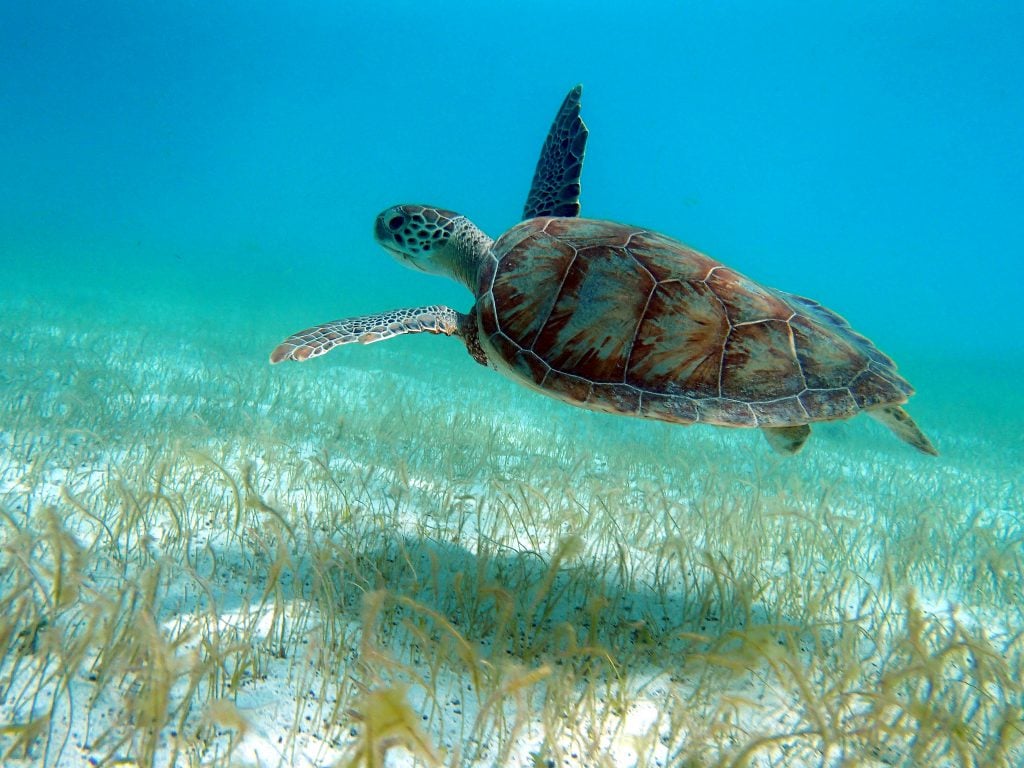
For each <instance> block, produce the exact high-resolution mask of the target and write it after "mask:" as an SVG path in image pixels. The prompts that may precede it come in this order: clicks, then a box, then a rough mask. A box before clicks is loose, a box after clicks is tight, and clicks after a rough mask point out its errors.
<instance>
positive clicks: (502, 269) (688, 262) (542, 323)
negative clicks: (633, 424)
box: [476, 218, 913, 427]
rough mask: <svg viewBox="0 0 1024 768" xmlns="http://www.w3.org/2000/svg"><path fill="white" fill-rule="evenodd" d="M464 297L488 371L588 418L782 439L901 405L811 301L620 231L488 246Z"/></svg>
mask: <svg viewBox="0 0 1024 768" xmlns="http://www.w3.org/2000/svg"><path fill="white" fill-rule="evenodd" d="M477 296H478V297H479V299H478V301H477V306H476V310H477V318H478V322H479V329H480V340H481V342H482V343H483V345H484V347H485V349H486V350H487V353H488V358H489V359H490V360H491V361H492V362H493V363H495V365H496V367H498V368H499V369H504V370H505V372H507V373H509V374H511V375H512V376H514V377H516V378H518V379H520V380H522V381H524V382H525V383H526V384H528V385H530V386H532V387H534V388H536V389H538V390H540V391H542V392H544V393H545V394H548V395H551V396H554V397H557V398H560V399H562V400H565V401H567V402H570V403H572V404H574V405H580V406H583V407H585V408H589V409H592V410H598V411H606V412H610V413H618V414H626V415H633V416H643V417H648V418H654V419H661V420H665V421H671V422H677V423H692V422H705V423H710V424H719V425H725V426H736V427H773V426H794V425H798V424H807V423H809V422H814V421H824V420H831V419H843V418H849V417H851V416H854V415H856V414H857V413H859V412H860V411H861V410H863V409H865V408H871V407H873V406H877V405H883V404H899V403H903V402H906V400H907V398H908V397H909V396H910V395H911V394H913V389H912V388H911V386H910V385H909V384H908V383H907V382H906V381H905V380H904V379H903V378H902V377H900V376H899V375H898V374H897V373H896V367H895V365H894V363H893V361H892V360H891V359H890V358H888V357H887V356H886V355H884V354H883V353H882V352H880V351H879V350H878V349H877V348H875V346H874V345H873V344H872V343H871V342H870V341H869V340H868V339H866V338H865V337H863V336H861V335H860V334H858V333H856V332H855V331H854V330H853V329H852V328H850V326H849V324H848V323H847V322H846V321H845V320H843V318H841V317H840V316H839V315H837V314H835V313H834V312H832V311H830V310H828V309H826V308H825V307H822V306H821V305H820V304H818V303H817V302H815V301H811V300H810V299H805V298H802V297H799V296H794V295H792V294H788V293H784V292H782V291H778V290H775V289H772V288H766V287H764V286H761V285H758V284H757V283H756V282H754V281H753V280H750V279H749V278H747V277H745V276H743V275H741V274H740V273H739V272H736V271H735V270H733V269H730V268H728V267H726V266H724V265H723V264H721V263H720V262H718V261H715V260H714V259H712V258H710V257H708V256H706V255H704V254H703V253H700V252H698V251H695V250H693V249H692V248H689V247H687V246H686V245H683V244H682V243H680V242H678V241H676V240H673V239H671V238H668V237H665V236H664V235H660V234H657V233H655V232H649V231H646V230H643V229H638V228H635V227H630V226H625V225H622V224H615V223H611V222H607V221H595V220H588V219H578V218H536V219H530V220H528V221H524V222H522V223H521V224H518V225H516V226H515V227H513V228H512V229H510V230H509V231H508V232H506V233H505V234H504V235H503V236H502V237H501V238H500V239H499V240H498V241H497V242H495V244H494V246H493V248H492V249H491V252H490V254H489V256H488V257H487V258H486V259H485V260H484V262H483V264H482V265H481V268H480V272H479V286H478V291H477Z"/></svg>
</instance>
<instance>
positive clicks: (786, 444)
mask: <svg viewBox="0 0 1024 768" xmlns="http://www.w3.org/2000/svg"><path fill="white" fill-rule="evenodd" d="M761 431H762V432H764V436H765V439H766V440H767V441H768V445H770V446H771V447H772V448H773V449H774V450H775V451H776V452H777V453H782V454H785V455H787V456H792V455H793V454H794V453H798V452H799V451H800V449H801V448H803V447H804V443H806V442H807V438H808V437H810V436H811V428H810V427H809V426H808V425H806V424H797V425H796V426H795V427H762V428H761Z"/></svg>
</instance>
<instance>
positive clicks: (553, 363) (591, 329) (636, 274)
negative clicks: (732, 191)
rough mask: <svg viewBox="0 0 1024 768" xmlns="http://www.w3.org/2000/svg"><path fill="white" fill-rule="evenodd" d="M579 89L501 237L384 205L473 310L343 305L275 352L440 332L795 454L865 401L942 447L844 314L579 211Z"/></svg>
mask: <svg viewBox="0 0 1024 768" xmlns="http://www.w3.org/2000/svg"><path fill="white" fill-rule="evenodd" d="M579 97H580V92H579V87H577V88H576V89H574V90H573V91H572V92H570V94H569V96H567V97H566V101H565V104H563V107H562V110H561V111H560V112H559V115H558V117H557V118H556V119H555V122H554V124H553V125H552V128H551V131H550V133H549V135H548V138H547V141H546V142H545V147H544V151H543V152H542V154H541V159H540V161H539V162H538V164H537V171H536V174H535V177H534V182H533V187H532V189H531V191H530V196H529V199H528V202H527V205H526V210H525V212H524V221H522V222H520V223H519V224H517V225H515V226H514V227H512V228H511V229H510V230H508V231H507V232H506V233H505V234H503V235H502V236H501V237H499V238H498V239H497V240H492V239H491V238H490V237H488V236H487V235H486V234H484V232H482V231H481V230H480V229H478V228H477V227H476V226H475V225H474V224H473V223H472V222H470V221H469V219H467V218H466V217H465V216H462V215H460V214H458V213H455V212H453V211H449V210H445V209H443V208H435V207H430V206H424V205H397V206H394V207H391V208H388V209H387V210H385V211H383V212H382V213H381V214H380V215H379V216H378V217H377V220H376V223H375V235H376V239H377V242H378V243H380V244H381V245H382V246H383V247H384V248H385V250H387V251H388V252H389V253H390V254H392V255H393V256H395V257H396V258H397V259H399V261H401V262H402V263H404V264H407V265H409V266H410V267H413V268H415V269H419V270H421V271H424V272H429V273H433V274H439V275H445V276H447V277H451V278H454V279H456V280H458V281H459V282H461V283H462V284H464V285H465V286H466V287H467V288H469V290H470V291H471V292H472V293H473V295H474V296H475V297H476V303H475V304H474V306H473V307H472V309H471V310H470V311H469V313H467V314H463V313H461V312H457V311H456V310H454V309H451V308H449V307H445V306H438V305H433V306H426V307H415V308H411V309H399V310H394V311H392V312H386V313H383V314H380V315H370V316H366V317H356V318H349V319H344V320H337V321H334V322H331V323H325V324H323V325H318V326H316V327H314V328H309V329H307V330H304V331H301V332H299V333H296V334H294V335H293V336H290V337H289V338H288V339H286V340H285V341H283V342H282V343H281V344H280V345H279V346H278V347H277V348H276V349H275V350H274V351H273V353H272V354H271V356H270V360H271V362H272V363H278V362H281V361H282V360H299V361H302V360H307V359H309V358H311V357H316V356H318V355H322V354H324V353H325V352H328V351H330V350H331V349H333V348H334V347H337V346H340V345H342V344H350V343H353V342H358V343H362V344H369V343H371V342H375V341H381V340H383V339H388V338H391V337H393V336H398V335H400V334H404V333H421V332H429V333H439V334H441V333H443V334H445V335H448V336H457V337H459V338H460V339H462V341H463V342H464V343H465V344H466V347H467V349H468V350H469V353H470V354H471V355H472V356H473V358H474V359H475V360H476V361H477V362H479V363H482V364H484V365H487V366H489V367H491V368H494V369H495V370H498V371H500V372H502V373H504V374H506V375H508V376H510V377H511V378H512V379H514V380H515V381H517V382H519V383H521V384H525V385H526V386H528V387H531V388H532V389H535V390H537V391H538V392H541V393H543V394H545V395H549V396H551V397H555V398H558V399H559V400H562V401H564V402H567V403H570V404H572V405H577V406H580V407H583V408H588V409H590V410H594V411H603V412H605V413H615V414H623V415H628V416H640V417H645V418H651V419H660V420H663V421H669V422H674V423H679V424H693V423H706V424H716V425H719V426H726V427H758V428H760V429H761V431H762V432H763V434H764V435H765V437H766V438H767V439H768V442H769V444H770V445H771V446H772V448H774V449H775V450H777V451H779V452H782V453H787V454H792V453H796V452H797V451H799V450H800V448H802V447H803V445H804V443H805V441H806V440H807V438H808V436H809V435H810V432H811V428H810V424H811V423H813V422H816V421H831V420H836V419H846V418H850V417H852V416H855V415H857V414H858V413H861V412H865V413H867V414H869V415H870V416H873V417H875V418H876V419H878V420H879V421H880V422H882V423H883V424H885V425H886V426H887V427H889V429H891V430H892V431H893V432H894V433H895V434H896V436H897V437H898V438H900V439H901V440H903V441H904V442H907V443H909V444H910V445H912V446H913V447H914V448H916V449H918V450H919V451H922V452H924V453H928V454H932V455H936V454H937V451H936V450H935V448H934V447H933V446H932V444H931V442H930V441H929V440H928V438H927V437H926V436H925V435H924V433H923V432H921V430H920V429H919V428H918V427H917V425H916V424H915V423H914V421H913V419H911V417H910V415H909V414H907V412H906V411H905V410H904V409H903V408H901V407H900V405H901V404H902V403H905V402H906V401H907V399H908V398H909V397H910V395H912V394H913V391H914V390H913V388H912V387H911V386H910V384H909V383H907V381H906V380H905V379H903V378H902V377H901V376H900V375H899V374H898V373H897V372H896V366H895V364H894V363H893V361H892V360H891V359H890V358H889V357H887V356H886V355H885V354H883V353H882V352H881V351H879V350H878V349H877V348H876V347H875V346H874V344H872V343H871V342H870V341H869V340H868V339H866V338H865V337H864V336H861V335H860V334H858V333H857V332H856V331H854V330H853V329H852V328H851V327H850V325H849V323H847V322H846V321H845V320H844V319H843V318H842V317H840V316H839V315H837V314H836V313H834V312H832V311H831V310H829V309H826V308H825V307H823V306H822V305H821V304H819V303H817V302H816V301H812V300H811V299H807V298H803V297H801V296H796V295H793V294H790V293H785V292H784V291H780V290H776V289H773V288H767V287H764V286H761V285H759V284H758V283H756V282H754V281H753V280H751V279H749V278H747V277H745V276H743V275H741V274H740V273H739V272H737V271H735V270H733V269H730V268H729V267H727V266H725V265H723V264H721V263H720V262H718V261H715V260H714V259H712V258H710V257H709V256H706V255H704V254H703V253H700V252H698V251H696V250H694V249H692V248H690V247H688V246H686V245H684V244H683V243H680V242H679V241H677V240H673V239H671V238H669V237H666V236H665V235H661V234H658V233H657V232H652V231H649V230H646V229H643V228H640V227H633V226H627V225H625V224H617V223H614V222H611V221H599V220H591V219H583V218H576V214H578V212H579V190H580V187H579V174H580V170H581V168H582V160H583V148H584V146H585V143H586V129H585V127H583V123H582V121H581V120H580V118H579Z"/></svg>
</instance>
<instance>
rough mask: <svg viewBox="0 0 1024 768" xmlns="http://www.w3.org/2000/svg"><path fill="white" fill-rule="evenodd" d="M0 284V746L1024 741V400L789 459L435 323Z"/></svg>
mask: <svg viewBox="0 0 1024 768" xmlns="http://www.w3.org/2000/svg"><path fill="white" fill-rule="evenodd" d="M158 315H159V317H160V320H159V322H158V321H157V320H156V319H155V318H156V316H158ZM0 318H2V319H3V323H2V324H0V337H2V344H3V346H2V350H3V351H2V352H0V355H2V356H3V358H4V361H3V365H2V366H0V546H2V551H0V758H2V760H3V763H4V765H12V766H15V765H25V766H28V765H32V766H37V765H47V766H61V768H70V767H71V766H90V765H105V766H106V765H146V766H150V765H153V766H164V765H181V766H199V765H203V766H227V765H234V766H278V765H281V766H290V765H295V766H325V765H355V766H361V765H366V766H372V765H389V766H400V765H413V764H423V765H434V764H437V765H466V766H485V765H515V766H538V765H540V766H548V765H550V766H575V765H578V766H625V765H642V766H656V765H660V766H681V765H688V766H698V765H699V766H712V765H715V766H718V765H721V766H745V765H749V766H790V765H792V766H853V765H856V766H944V765H950V766H1015V765H1020V764H1022V762H1024V721H1022V717H1024V687H1022V682H1021V680H1022V678H1024V670H1022V651H1024V640H1022V639H1021V638H1022V634H1021V632H1022V630H1024V600H1022V587H1024V554H1022V542H1024V486H1022V485H1021V482H1020V478H1021V477H1022V476H1024V459H1022V456H1024V447H1022V445H1021V439H1022V438H1021V434H1020V424H1019V422H1018V423H1017V424H1016V425H1014V424H1012V423H1006V422H1005V420H1002V419H1000V418H998V417H993V418H992V419H991V420H990V421H984V420H978V419H973V420H972V419H966V420H962V421H957V420H956V419H954V418H953V417H952V416H951V415H950V416H949V417H948V418H946V416H947V415H948V414H954V413H955V412H956V407H955V406H954V405H952V404H950V405H944V404H942V403H935V404H933V405H932V406H931V407H929V408H925V409H923V410H922V409H918V408H915V405H916V404H917V403H916V401H915V402H912V403H911V405H910V410H911V411H912V412H913V413H914V415H915V417H916V418H917V419H918V421H919V423H920V424H921V426H922V428H924V429H925V430H926V431H927V432H928V433H929V435H930V436H931V437H932V438H933V440H934V441H935V442H936V444H937V446H938V447H939V449H940V450H941V451H942V453H943V455H942V456H941V457H940V458H938V459H932V458H929V457H925V456H921V455H918V454H916V453H915V452H913V451H912V450H911V449H909V448H908V447H907V446H905V445H903V444H901V443H899V442H897V441H896V440H895V439H894V438H892V436H891V435H890V434H889V433H888V432H887V431H886V430H884V428H882V427H880V426H878V425H876V424H874V423H872V422H870V420H868V419H858V420H855V421H853V422H849V423H843V424H828V425H821V426H819V427H817V428H816V430H815V434H814V436H813V437H812V440H811V442H810V443H809V444H808V447H807V449H806V450H805V451H804V453H802V454H801V455H799V456H797V457H794V458H782V457H779V456H777V455H774V454H772V453H771V452H770V450H769V449H768V446H767V444H766V443H765V442H764V440H763V439H762V438H761V437H760V436H759V435H758V434H757V433H756V432H750V431H743V430H718V429H712V428H707V427H693V428H681V427H673V426H670V425H664V424H655V423H650V422H642V421H634V420H629V419H616V418H613V417H606V416H600V415H594V414H589V413H586V412H583V411H578V410H574V409H571V408H569V407H567V406H563V405H560V404H558V403H554V402H548V401H547V400H545V399H544V398H542V397H539V396H537V395H535V394H533V393H530V392H528V391H525V390H522V389H519V388H517V387H515V386H514V385H512V384H511V383H508V382H505V381H503V380H501V379H500V378H498V377H495V376H494V375H493V374H489V373H488V372H487V371H485V370H484V369H482V368H480V367H479V366H477V365H476V364H475V363H473V362H472V360H470V359H469V358H468V356H466V355H465V354H464V351H460V350H459V349H458V345H457V343H456V342H453V341H451V340H446V339H437V338H420V339H411V338H410V339H400V340H396V341H394V342H391V343H389V344H386V345H377V346H375V347H368V348H358V349H351V350H349V349H346V350H341V351H337V352H334V353H332V354H331V355H330V356H329V357H327V358H324V359H322V360H317V361H311V362H309V363H306V364H304V365H301V366H300V365H293V364H289V365H284V366H278V367H275V368H270V367H269V366H268V365H267V362H266V355H267V353H268V352H269V349H270V348H271V347H272V346H273V344H274V343H276V342H277V341H278V340H279V338H277V336H283V335H285V334H286V333H287V332H288V331H290V330H294V329H293V328H282V329H279V330H280V331H283V333H278V334H277V335H275V334H274V332H272V331H268V332H267V333H262V332H257V331H256V330H254V329H251V328H246V327H245V326H244V325H243V324H241V323H240V322H238V323H236V324H237V327H234V328H230V327H229V328H225V326H224V324H220V325H217V326H215V325H213V324H211V323H204V322H200V321H198V320H194V319H187V318H186V315H184V314H181V313H177V312H175V311H173V310H172V309H169V310H167V311H166V312H164V313H163V314H162V315H161V314H160V313H159V312H155V311H154V312H150V314H149V315H148V318H149V320H148V322H147V323H137V322H132V321H131V320H130V319H124V318H122V319H121V320H116V321H115V320H113V319H109V318H108V319H106V320H104V321H102V322H100V321H95V322H92V323H86V322H83V321H82V318H81V317H78V316H75V315H74V312H73V310H71V309H69V308H67V307H66V306H65V305H63V304H60V303H56V302H54V303H48V302H46V301H43V300H33V301H32V302H27V301H24V300H19V301H13V300H11V301H4V302H0ZM317 319H323V318H303V319H302V320H300V321H299V323H298V325H299V326H301V324H302V322H303V321H304V320H310V321H315V320H317ZM915 383H916V384H917V386H918V388H919V389H920V390H922V391H923V390H924V389H925V387H927V386H928V384H927V383H926V382H921V381H917V382H915ZM973 399H974V400H975V401H977V400H978V398H977V397H974V398H973Z"/></svg>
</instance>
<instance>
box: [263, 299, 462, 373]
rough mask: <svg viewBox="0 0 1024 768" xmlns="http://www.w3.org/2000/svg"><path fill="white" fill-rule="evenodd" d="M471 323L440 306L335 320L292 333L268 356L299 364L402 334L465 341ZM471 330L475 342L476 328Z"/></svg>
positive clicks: (278, 360)
mask: <svg viewBox="0 0 1024 768" xmlns="http://www.w3.org/2000/svg"><path fill="white" fill-rule="evenodd" d="M472 322H473V321H472V318H470V317H469V316H468V315H464V314H462V313H461V312H456V311H455V310H454V309H451V308H450V307H444V306H439V305H434V306H430V307H412V308H410V309H395V310H392V311H391V312H384V313H382V314H379V315H366V316H364V317H350V318H346V319H344V320H334V321H333V322H330V323H324V324H323V325H316V326H313V327H312V328H307V329H306V330H304V331H299V332H298V333H294V334H292V335H291V336H289V337H288V338H287V339H285V340H284V341H282V342H281V343H280V344H278V345H277V347H275V348H274V351H273V352H271V353H270V362H271V363H280V362H281V361H282V360H296V361H298V362H302V361H304V360H308V359H309V358H311V357H319V356H320V355H323V354H326V353H327V352H330V351H331V350H332V349H334V348H335V347H339V346H341V345H342V344H372V343H373V342H375V341H383V340H384V339H390V338H392V337H393V336H401V335H402V334H403V333H443V334H444V335H445V336H458V337H460V338H462V339H463V340H466V334H464V333H463V331H464V329H466V328H468V327H469V326H470V324H472ZM473 331H474V333H473V338H474V339H475V325H474V326H473ZM467 346H469V344H468V342H467ZM472 352H473V349H472V348H470V353H472ZM474 357H475V355H474Z"/></svg>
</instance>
